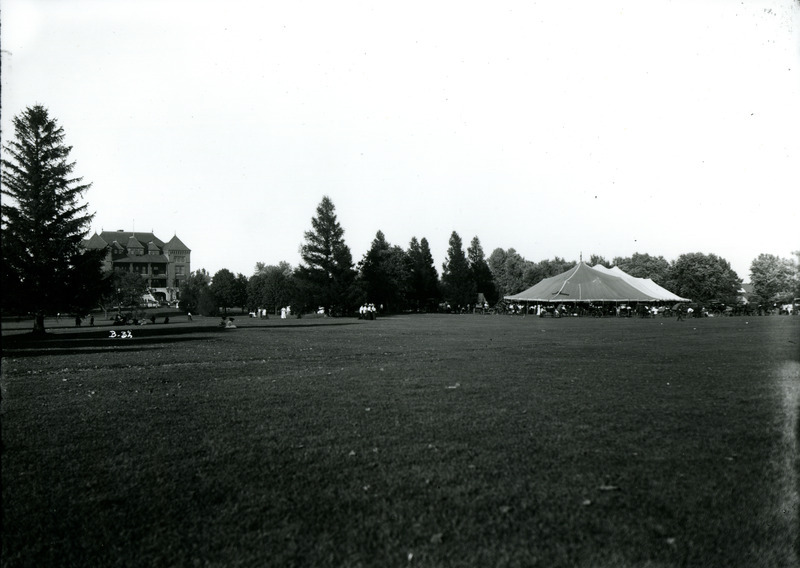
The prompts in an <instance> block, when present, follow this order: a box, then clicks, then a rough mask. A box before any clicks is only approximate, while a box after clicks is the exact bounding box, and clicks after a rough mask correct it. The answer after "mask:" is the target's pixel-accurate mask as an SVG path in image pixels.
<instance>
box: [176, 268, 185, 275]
mask: <svg viewBox="0 0 800 568" xmlns="http://www.w3.org/2000/svg"><path fill="white" fill-rule="evenodd" d="M175 276H183V266H176V267H175Z"/></svg>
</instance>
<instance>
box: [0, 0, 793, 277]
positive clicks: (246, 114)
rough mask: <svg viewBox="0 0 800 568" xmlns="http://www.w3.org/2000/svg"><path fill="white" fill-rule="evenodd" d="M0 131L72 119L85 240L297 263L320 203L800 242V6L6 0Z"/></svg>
mask: <svg viewBox="0 0 800 568" xmlns="http://www.w3.org/2000/svg"><path fill="white" fill-rule="evenodd" d="M0 8H1V10H2V11H0V23H1V24H2V28H1V29H0V42H1V43H0V47H2V100H1V102H2V116H1V118H0V123H1V126H2V138H3V141H4V142H5V141H6V140H8V139H9V137H13V127H12V125H11V119H12V117H13V116H14V115H17V114H19V113H20V112H22V111H23V110H24V109H25V108H26V107H28V106H32V105H35V104H41V105H43V106H45V107H46V108H47V109H48V110H49V112H50V115H51V116H52V117H54V118H55V119H56V120H57V121H58V123H59V124H60V125H61V126H62V127H63V128H64V131H65V134H66V143H67V144H68V145H70V146H72V152H71V154H70V158H71V159H72V160H73V161H75V163H76V169H75V173H76V174H78V175H80V176H82V177H83V179H84V181H85V182H91V183H92V187H91V188H90V189H89V190H88V191H87V192H86V193H85V195H84V198H85V199H86V201H88V203H89V208H90V210H91V211H93V212H94V213H95V217H94V220H93V223H92V230H91V232H94V231H100V230H116V229H124V230H125V231H132V230H136V231H152V232H154V233H155V234H156V235H157V236H158V237H159V238H161V239H162V240H164V241H167V240H169V239H170V238H171V237H172V236H173V235H175V234H177V235H178V237H179V238H180V239H181V240H182V241H183V242H184V243H185V244H186V245H187V246H188V247H189V248H191V250H192V266H191V268H192V269H193V270H196V269H200V268H205V269H206V270H208V271H209V272H210V273H211V274H213V273H215V272H216V271H217V270H220V269H222V268H227V269H229V270H231V271H233V272H235V273H243V274H245V275H248V276H249V275H250V274H252V273H253V271H254V267H255V264H256V262H264V263H267V264H277V263H278V262H280V261H287V262H289V263H290V264H292V265H293V266H296V265H297V264H299V263H300V254H299V248H300V246H301V245H302V243H303V242H304V233H305V232H306V231H308V230H310V229H311V218H312V217H313V216H314V215H315V213H316V207H317V206H318V205H319V203H320V201H321V200H322V197H323V196H325V195H327V196H329V197H330V198H331V199H332V201H333V203H334V205H335V206H336V213H337V216H338V220H339V222H340V223H341V225H342V227H343V229H344V231H345V234H344V238H345V242H346V243H347V245H348V246H349V247H350V249H351V251H352V253H353V258H354V261H356V262H358V261H359V260H360V259H361V258H362V257H363V255H364V253H366V251H367V250H368V249H369V247H370V245H371V243H372V240H373V239H374V238H375V235H376V233H377V231H379V230H380V231H382V232H383V233H384V235H385V236H386V239H387V240H388V241H389V242H390V243H391V244H395V245H400V246H401V247H403V248H408V244H409V241H410V240H411V238H412V237H417V239H421V238H423V237H425V238H426V239H427V240H428V242H429V244H430V247H431V251H432V253H433V256H434V260H435V262H436V266H437V269H438V270H439V271H440V273H441V265H442V262H444V260H445V258H446V254H447V248H448V241H449V239H450V235H451V233H452V232H453V231H456V232H457V233H458V234H459V236H460V237H461V239H462V241H463V243H464V249H465V250H466V248H467V246H468V245H469V243H470V241H471V240H472V238H473V237H475V236H477V237H478V238H479V239H480V242H481V245H482V247H483V250H484V252H485V254H486V256H487V257H488V256H489V255H490V254H491V252H492V251H493V250H494V249H496V248H502V249H504V250H505V249H509V248H514V249H515V250H516V251H517V252H518V253H519V254H521V255H522V256H523V257H525V258H526V259H527V260H531V261H539V260H543V259H547V258H553V257H554V256H560V257H562V258H565V259H567V260H578V259H579V258H580V257H581V255H583V258H584V260H588V259H589V257H590V255H592V254H597V255H602V256H604V257H605V258H606V259H608V260H611V259H612V258H613V257H617V256H621V257H625V256H630V255H632V254H633V253H636V252H640V253H648V254H651V255H655V256H663V257H664V258H666V259H667V260H668V261H672V260H675V259H677V258H678V257H679V256H680V255H681V254H684V253H690V252H702V253H706V254H708V253H714V254H716V255H718V256H721V257H723V258H725V259H726V260H728V261H729V262H730V263H731V266H732V267H733V269H734V270H735V271H736V272H737V273H738V275H739V276H740V277H741V278H743V279H744V280H745V281H748V280H749V268H750V263H751V262H752V260H753V259H754V258H755V257H757V256H758V255H759V254H761V253H769V254H775V255H778V256H781V257H785V258H788V257H791V255H792V251H795V250H799V249H800V230H798V226H800V222H799V221H800V213H799V212H800V181H798V174H800V2H798V1H796V0H762V1H759V0H749V1H747V2H744V1H742V2H737V1H733V0H718V1H711V0H709V1H698V0H650V1H645V0H635V1H633V0H632V1H618V0H610V1H603V2H596V1H583V0H573V1H571V2H532V1H519V2H518V1H513V0H512V1H508V2H497V3H488V2H485V3H479V2H470V1H459V2H453V1H442V2H429V1H424V2H416V1H413V0H412V1H409V2H402V3H400V2H391V3H390V2H369V1H364V2H352V1H347V0H344V1H341V2H323V1H297V2H283V1H281V2H269V1H268V2H255V1H253V2H250V1H227V2H209V1H192V2H184V1H171V2H169V1H151V0H136V1H128V0H115V1H114V2H106V1H102V0H59V1H56V0H3V2H2V5H1V6H0Z"/></svg>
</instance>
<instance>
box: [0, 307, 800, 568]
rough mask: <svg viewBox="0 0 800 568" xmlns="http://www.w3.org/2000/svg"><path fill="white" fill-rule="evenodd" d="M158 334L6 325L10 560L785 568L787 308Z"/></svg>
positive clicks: (206, 325)
mask: <svg viewBox="0 0 800 568" xmlns="http://www.w3.org/2000/svg"><path fill="white" fill-rule="evenodd" d="M173 322H174V323H171V324H169V325H158V324H157V325H152V326H144V327H139V328H133V329H132V334H133V337H132V338H120V337H119V335H120V334H119V332H120V331H123V328H111V327H108V326H96V327H95V328H92V329H89V328H81V329H72V328H69V327H62V328H58V329H55V330H54V331H53V337H52V338H51V339H49V340H47V341H45V342H38V343H35V342H30V340H28V339H27V338H26V337H25V336H23V335H14V334H13V330H9V327H13V326H6V325H4V336H3V363H2V365H3V366H2V372H3V374H2V442H3V454H2V484H3V487H2V497H3V531H2V532H3V534H2V564H3V565H4V566H9V567H10V566H55V565H59V566H267V565H271V566H725V567H731V566H741V567H752V566H776V567H777V566H794V565H797V561H798V551H799V550H800V546H799V545H800V541H798V477H797V476H798V469H799V468H798V463H800V462H798V454H797V438H798V420H797V417H798V405H799V404H800V317H788V316H786V317H777V316H774V317H760V318H759V317H753V318H706V319H700V320H687V321H680V322H679V321H676V320H674V319H645V320H641V319H590V318H581V319H577V318H574V319H568V318H564V319H556V320H553V319H538V318H534V317H526V318H522V317H501V316H486V317H483V316H437V315H428V316H409V317H393V318H385V319H379V320H377V321H372V322H362V321H357V320H353V319H311V318H308V319H306V318H304V319H300V320H297V319H292V320H280V319H269V320H249V319H246V318H243V317H237V319H236V323H237V324H239V327H238V329H234V330H218V329H216V328H215V327H214V325H215V324H216V320H213V319H206V320H203V319H201V318H195V321H194V322H192V323H188V322H186V321H185V319H181V318H177V319H173ZM26 327H27V326H26ZM126 329H127V328H126ZM112 330H115V331H117V335H118V337H116V338H112V337H110V335H111V333H110V332H111V331H112Z"/></svg>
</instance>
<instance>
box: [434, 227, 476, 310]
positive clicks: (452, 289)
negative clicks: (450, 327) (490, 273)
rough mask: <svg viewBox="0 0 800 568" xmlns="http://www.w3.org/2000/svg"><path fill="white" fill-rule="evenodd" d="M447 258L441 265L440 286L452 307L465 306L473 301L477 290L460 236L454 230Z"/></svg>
mask: <svg viewBox="0 0 800 568" xmlns="http://www.w3.org/2000/svg"><path fill="white" fill-rule="evenodd" d="M449 244H450V246H449V247H448V249H447V260H445V262H444V264H443V265H442V286H443V287H444V294H445V298H446V299H447V301H448V302H450V305H451V306H453V307H456V306H462V307H466V305H467V304H473V303H475V298H476V296H477V291H476V290H475V282H474V281H473V279H472V272H471V271H470V269H469V263H468V262H467V257H466V255H465V254H464V248H463V244H462V242H461V237H460V236H459V235H458V233H456V232H455V231H453V232H452V234H451V235H450V241H449Z"/></svg>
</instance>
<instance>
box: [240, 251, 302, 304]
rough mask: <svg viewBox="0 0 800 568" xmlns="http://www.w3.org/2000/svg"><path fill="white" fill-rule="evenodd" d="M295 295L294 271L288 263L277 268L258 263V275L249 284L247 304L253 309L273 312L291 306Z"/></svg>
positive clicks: (283, 262) (281, 263) (282, 263)
mask: <svg viewBox="0 0 800 568" xmlns="http://www.w3.org/2000/svg"><path fill="white" fill-rule="evenodd" d="M294 295H295V285H294V271H293V270H292V267H291V265H290V264H289V263H288V262H285V261H281V262H280V263H279V264H278V265H277V266H275V265H269V266H268V265H266V264H265V263H258V264H257V265H256V274H254V275H253V276H251V277H250V280H249V281H248V283H247V303H248V305H249V306H250V307H251V308H253V309H257V308H265V309H267V310H270V309H271V310H273V313H275V314H277V313H278V311H279V310H280V308H281V307H283V306H288V305H291V304H292V302H293V298H294Z"/></svg>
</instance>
